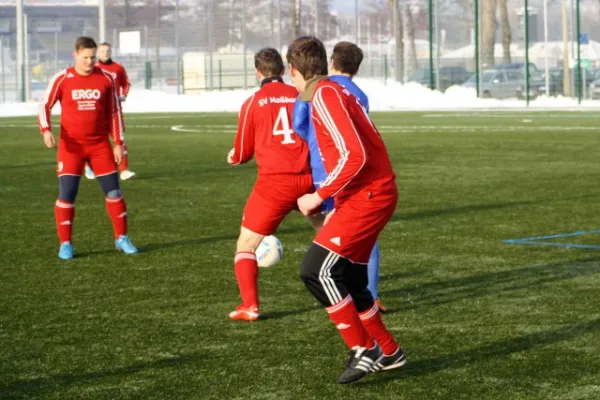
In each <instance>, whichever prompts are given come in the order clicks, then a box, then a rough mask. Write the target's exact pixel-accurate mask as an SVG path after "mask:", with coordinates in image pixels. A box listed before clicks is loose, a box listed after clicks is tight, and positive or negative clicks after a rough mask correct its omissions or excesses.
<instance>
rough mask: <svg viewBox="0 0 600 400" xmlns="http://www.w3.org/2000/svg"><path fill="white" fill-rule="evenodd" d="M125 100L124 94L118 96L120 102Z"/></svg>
mask: <svg viewBox="0 0 600 400" xmlns="http://www.w3.org/2000/svg"><path fill="white" fill-rule="evenodd" d="M125 100H127V96H125V95H121V96H119V101H120V102H121V103H122V102H124V101H125Z"/></svg>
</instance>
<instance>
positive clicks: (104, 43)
mask: <svg viewBox="0 0 600 400" xmlns="http://www.w3.org/2000/svg"><path fill="white" fill-rule="evenodd" d="M100 46H106V47H112V46H111V45H110V43H108V42H102V43H100V44H99V45H98V47H100Z"/></svg>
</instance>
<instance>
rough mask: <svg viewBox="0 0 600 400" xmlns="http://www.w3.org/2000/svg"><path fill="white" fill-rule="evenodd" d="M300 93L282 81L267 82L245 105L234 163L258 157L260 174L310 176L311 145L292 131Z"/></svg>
mask: <svg viewBox="0 0 600 400" xmlns="http://www.w3.org/2000/svg"><path fill="white" fill-rule="evenodd" d="M297 96H298V92H297V91H296V89H295V88H294V87H292V86H290V85H287V84H285V83H283V81H282V80H281V79H277V80H275V79H273V80H266V81H265V82H263V84H262V86H261V88H260V89H259V90H258V91H257V92H256V93H254V94H253V95H252V96H251V97H250V98H249V99H248V100H246V102H244V105H243V106H242V110H241V111H240V115H239V120H238V130H237V135H236V137H235V143H234V152H233V155H232V157H231V158H232V160H233V164H243V163H246V162H248V161H250V160H251V159H252V156H253V155H256V164H257V165H258V172H259V174H261V175H270V174H309V173H310V166H309V162H308V144H307V143H306V142H305V141H304V140H302V139H301V138H300V137H299V136H298V135H297V134H296V133H295V132H294V130H293V129H292V128H291V127H292V122H291V121H292V111H293V109H294V103H295V101H296V97H297Z"/></svg>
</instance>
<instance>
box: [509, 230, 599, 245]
mask: <svg viewBox="0 0 600 400" xmlns="http://www.w3.org/2000/svg"><path fill="white" fill-rule="evenodd" d="M590 233H600V229H594V230H591V231H577V232H570V233H557V234H556V235H546V236H531V237H526V238H520V239H508V240H505V242H506V243H509V242H514V241H519V242H521V241H530V240H540V239H542V240H543V239H556V238H563V237H572V236H581V235H588V234H590Z"/></svg>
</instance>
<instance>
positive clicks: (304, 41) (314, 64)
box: [286, 36, 327, 80]
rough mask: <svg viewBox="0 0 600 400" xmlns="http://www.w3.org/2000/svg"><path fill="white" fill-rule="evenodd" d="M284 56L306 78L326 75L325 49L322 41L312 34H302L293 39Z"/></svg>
mask: <svg viewBox="0 0 600 400" xmlns="http://www.w3.org/2000/svg"><path fill="white" fill-rule="evenodd" d="M286 58H287V62H288V63H289V64H291V65H293V66H294V68H296V69H297V70H298V72H300V74H302V76H303V77H304V79H306V80H308V79H311V78H313V77H315V76H317V75H324V76H326V75H327V51H326V50H325V46H323V42H321V41H320V40H319V39H317V38H316V37H314V36H302V37H299V38H298V39H296V40H294V42H293V43H292V44H291V45H290V47H289V48H288V51H287V55H286Z"/></svg>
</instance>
